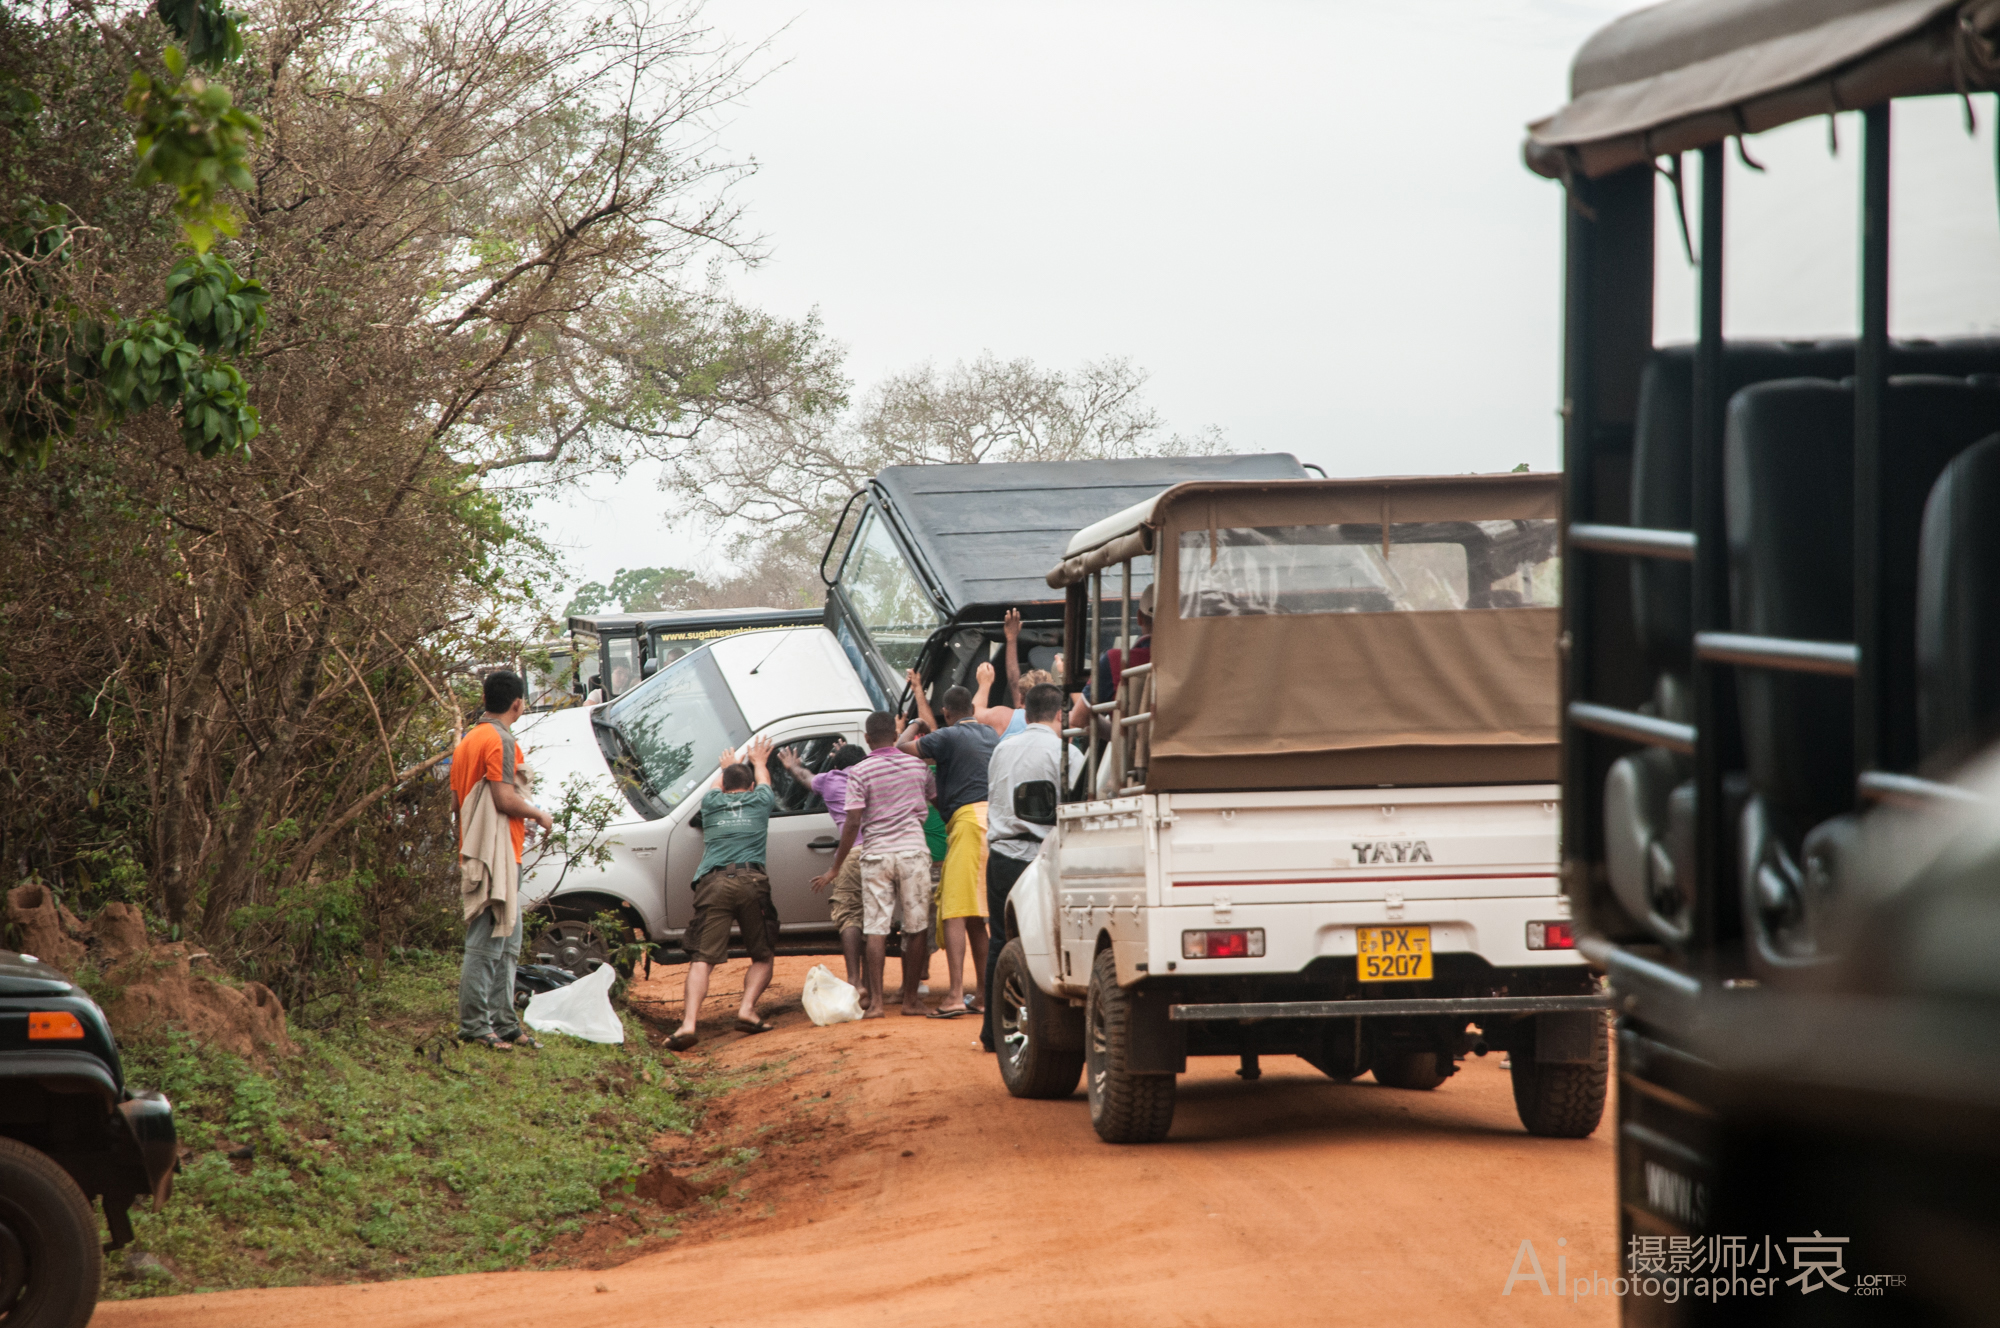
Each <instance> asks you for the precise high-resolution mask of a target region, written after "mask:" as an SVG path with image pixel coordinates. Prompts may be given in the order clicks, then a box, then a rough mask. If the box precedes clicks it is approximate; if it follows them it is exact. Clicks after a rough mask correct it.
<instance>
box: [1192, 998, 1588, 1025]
mask: <svg viewBox="0 0 2000 1328" xmlns="http://www.w3.org/2000/svg"><path fill="white" fill-rule="evenodd" d="M1614 1004H1615V998H1614V997H1612V996H1611V995H1610V993H1608V992H1607V993H1603V994H1600V995H1596V996H1410V997H1405V998H1403V999H1399V1000H1353V1001H1249V1002H1243V1003H1238V1004H1221V1005H1174V1006H1170V1007H1168V1010H1167V1018H1168V1019H1170V1020H1173V1021H1174V1022H1176V1023H1192V1022H1197V1021H1200V1020H1207V1019H1359V1018H1362V1017H1364V1016H1367V1017H1374V1016H1394V1015H1416V1014H1450V1015H1463V1016H1465V1017H1466V1018H1468V1019H1474V1020H1476V1019H1477V1018H1478V1017H1479V1016H1481V1015H1494V1014H1555V1013H1558V1012H1562V1011H1570V1010H1609V1009H1611V1008H1613V1006H1614Z"/></svg>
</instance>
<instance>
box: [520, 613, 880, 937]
mask: <svg viewBox="0 0 2000 1328" xmlns="http://www.w3.org/2000/svg"><path fill="white" fill-rule="evenodd" d="M871 709H872V707H871V706H870V704H869V700H868V694H867V692H866V691H864V690H863V688H862V686H861V682H860V680H859V679H858V678H857V677H856V676H855V673H854V667H853V665H851V664H850V663H849V662H848V660H847V656H846V654H845V653H844V652H843V651H842V650H841V648H840V645H839V643H838V641H836V640H835V638H834V636H833V634H832V633H831V632H829V631H827V630H826V629H825V628H824V627H792V628H781V629H776V630H771V631H761V632H745V633H743V634H740V635H737V636H730V637H726V638H723V639H722V640H718V641H714V642H711V643H709V644H707V645H705V646H703V647H701V648H700V649H698V650H695V651H693V652H691V653H689V654H687V655H685V656H683V657H681V658H680V659H678V660H676V661H675V662H674V663H672V664H670V665H668V666H667V667H666V668H664V669H662V670H660V672H658V673H656V674H655V675H653V676H652V677H651V678H649V679H647V680H646V681H645V682H644V683H642V684H640V685H639V686H638V687H636V688H634V689H633V690H632V691H630V692H628V693H627V694H626V695H624V696H621V697H619V698H618V699H616V700H614V701H611V702H608V703H606V704H603V705H593V706H581V707H575V708H571V709H566V710H554V711H549V712H547V713H545V714H539V715H532V716H529V717H528V718H526V719H524V720H523V721H522V723H521V724H520V726H519V727H518V728H517V729H516V734H517V736H518V737H519V739H520V742H521V745H522V746H523V748H524V749H525V750H526V757H525V759H526V761H527V763H528V765H529V767H530V768H531V769H532V770H533V771H534V773H535V779H536V790H537V792H536V797H537V799H538V800H539V801H541V802H542V804H543V805H544V806H552V805H554V804H555V802H556V801H557V800H558V799H559V798H560V797H561V796H562V790H563V788H564V787H565V786H566V785H567V784H569V783H570V782H571V781H576V780H580V781H582V786H583V787H584V788H585V789H586V790H588V792H589V793H591V794H597V795H602V796H605V797H608V798H612V799H615V800H616V802H617V804H618V807H619V813H618V815H616V816H615V817H614V818H613V820H612V822H611V824H610V825H609V826H608V827H607V830H606V834H607V836H608V839H609V846H610V860H609V861H608V862H606V863H605V864H603V865H602V866H597V865H587V864H583V863H578V864H576V865H575V866H574V868H573V869H572V867H571V864H569V863H568V862H567V861H566V860H565V859H564V858H563V857H562V856H561V855H560V854H544V855H542V856H540V857H539V858H538V857H537V856H536V854H535V853H534V851H533V850H532V849H530V851H529V854H528V860H527V861H526V862H525V863H524V864H523V865H524V868H525V869H526V874H525V875H524V877H523V879H522V883H521V895H522V906H523V907H524V908H527V909H529V910H531V911H532V916H531V918H530V923H529V935H528V940H527V942H526V944H525V945H524V946H523V955H522V957H523V958H524V959H526V960H529V961H533V960H535V959H537V958H542V961H543V962H547V963H555V964H559V965H561V966H562V967H564V968H567V969H569V970H570V971H571V972H574V973H584V972H588V971H589V970H590V969H591V968H592V967H594V966H595V962H596V961H600V960H607V959H609V958H610V956H611V952H612V950H613V949H614V948H615V947H616V946H617V945H618V944H620V943H622V942H623V941H624V940H625V939H627V935H619V936H612V935H606V934H605V933H604V931H603V929H601V928H600V927H599V926H598V925H597V920H598V919H599V918H600V917H601V916H602V915H604V914H607V913H609V914H614V915H616V916H618V917H619V918H620V919H621V921H622V924H623V926H624V927H625V928H629V929H633V930H637V931H639V932H642V933H643V934H644V935H645V937H646V938H647V939H648V940H652V941H655V942H661V943H664V944H665V945H666V946H667V947H669V953H668V956H667V957H668V958H672V957H673V956H672V953H671V948H672V947H676V946H678V944H679V941H680V937H681V934H682V933H683V932H684V931H685V929H686V928H687V925H688V922H689V919H690V915H691V913H692V911H693V906H694V892H693V890H692V888H691V886H692V882H693V880H694V869H695V867H696V866H697V865H698V864H699V863H700V861H701V853H702V838H701V827H700V825H699V823H698V817H697V812H698V811H699V809H700V803H701V798H700V793H701V791H702V789H703V788H704V787H705V786H706V785H707V783H708V781H709V780H710V778H711V777H712V776H713V775H714V774H715V770H716V764H717V761H718V760H719V758H720V757H721V755H722V752H723V749H724V748H730V747H733V748H737V749H741V748H742V747H743V746H744V745H745V744H747V743H748V742H749V741H750V740H751V739H752V738H755V737H758V736H760V735H761V736H764V737H767V738H769V739H770V740H771V742H772V743H773V744H774V745H776V746H778V747H786V748H790V749H791V751H792V752H793V753H794V754H795V755H797V756H798V757H799V759H800V760H801V761H803V762H804V763H805V764H806V765H807V766H808V767H810V768H812V769H814V770H818V769H822V768H824V767H825V765H826V762H827V759H828V758H829V757H830V756H831V755H832V753H833V750H834V748H835V747H836V746H837V745H838V742H839V741H841V740H844V741H847V742H861V741H862V736H861V727H862V724H863V723H864V721H866V719H867V718H868V713H869V711H870V710H871ZM771 782H772V786H773V790H774V791H775V792H776V794H777V798H778V811H777V813H776V814H775V815H774V816H773V817H772V818H771V839H770V857H769V860H768V862H767V864H766V866H767V870H768V871H769V873H770V877H771V898H772V902H773V903H774V904H775V905H776V906H777V910H778V920H779V929H780V942H779V947H778V948H779V950H780V952H781V953H785V954H838V953H839V952H840V938H839V936H838V935H837V934H835V932H834V931H833V923H832V919H831V915H830V914H829V912H828V903H827V896H826V895H825V894H824V893H819V894H815V893H814V892H813V890H812V887H811V881H812V878H813V877H814V876H817V875H819V874H820V873H821V872H823V871H825V870H826V869H827V867H828V866H829V865H831V863H832V861H833V854H834V850H835V849H836V848H837V847H838V844H839V840H838V837H837V836H836V834H835V832H834V828H833V818H832V817H830V816H828V815H827V812H826V808H825V806H824V805H823V804H822V803H821V802H820V800H819V798H818V797H817V796H816V795H815V794H814V793H813V792H812V790H811V789H810V788H807V787H805V786H803V785H801V784H800V783H799V782H798V781H797V780H795V779H793V778H792V776H791V774H790V773H789V772H788V771H787V770H786V769H785V768H784V767H783V765H781V764H780V763H779V761H778V759H777V757H776V755H775V754H773V756H772V758H771ZM628 935H629V933H628ZM543 957H546V958H543Z"/></svg>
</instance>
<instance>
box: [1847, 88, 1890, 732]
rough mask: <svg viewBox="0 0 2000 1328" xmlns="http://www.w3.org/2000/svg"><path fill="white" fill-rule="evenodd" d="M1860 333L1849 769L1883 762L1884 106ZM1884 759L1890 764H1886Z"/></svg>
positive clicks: (1865, 144)
mask: <svg viewBox="0 0 2000 1328" xmlns="http://www.w3.org/2000/svg"><path fill="white" fill-rule="evenodd" d="M1861 125H1862V129H1861V337H1860V341H1859V344H1858V345H1857V346H1856V347H1855V356H1854V644H1855V645H1856V646H1858V647H1860V651H1861V658H1860V661H1859V664H1858V667H1857V669H1856V672H1855V675H1854V768H1855V769H1856V770H1872V769H1874V768H1875V767H1877V766H1879V765H1882V764H1884V763H1885V758H1886V756H1887V746H1888V742H1887V739H1888V731H1887V730H1888V724H1887V721H1888V718H1889V716H1890V714H1891V713H1892V710H1891V706H1890V704H1889V701H1890V698H1889V696H1888V691H1887V683H1888V673H1887V670H1886V669H1884V668H1883V666H1882V665H1883V661H1884V660H1885V659H1887V658H1888V646H1889V642H1888V639H1887V634H1886V632H1885V631H1884V629H1885V628H1886V627H1887V625H1888V615H1887V614H1886V613H1884V612H1883V611H1882V515H1881V514H1882V504H1881V495H1882V494H1883V493H1884V491H1885V486H1884V485H1883V482H1882V481H1883V465H1882V463H1883V460H1884V456H1883V446H1882V404H1883V396H1884V394H1885V390H1886V388H1887V386H1888V378H1889V105H1888V103H1887V102H1884V103H1883V104H1882V105H1880V106H1871V107H1869V108H1868V109H1867V110H1865V111H1863V112H1862V113H1861ZM1888 763H1890V764H1895V762H1893V761H1890V762H1888Z"/></svg>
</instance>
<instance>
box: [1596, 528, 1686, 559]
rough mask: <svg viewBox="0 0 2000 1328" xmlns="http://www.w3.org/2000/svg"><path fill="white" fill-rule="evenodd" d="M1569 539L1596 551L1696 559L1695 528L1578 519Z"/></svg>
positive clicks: (1636, 555)
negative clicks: (1655, 527)
mask: <svg viewBox="0 0 2000 1328" xmlns="http://www.w3.org/2000/svg"><path fill="white" fill-rule="evenodd" d="M1569 542H1570V546H1571V547H1572V548H1577V549H1590V550H1591V551H1593V552H1595V553H1629V554H1631V555H1632V556H1633V557H1635V558H1664V559H1667V560H1668V561H1669V562H1677V563H1691V562H1693V561H1694V532H1693V531H1692V530H1653V529H1650V528H1648V527H1645V526H1601V525H1595V524H1591V523H1588V522H1582V521H1579V522H1576V523H1575V524H1573V525H1572V526H1570V528H1569Z"/></svg>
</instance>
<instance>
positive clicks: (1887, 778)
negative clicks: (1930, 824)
mask: <svg viewBox="0 0 2000 1328" xmlns="http://www.w3.org/2000/svg"><path fill="white" fill-rule="evenodd" d="M1854 791H1855V793H1856V794H1857V795H1858V796H1859V797H1860V798H1861V799H1862V800H1863V801H1866V802H1885V803H1887V804H1889V805H1890V806H1891V807H1908V808H1912V809H1914V810H1917V811H1922V810H1923V809H1925V808H1927V807H1936V806H1938V805H1939V804H1940V803H1942V804H1944V805H1946V806H1951V807H1984V806H1986V805H1987V800H1986V799H1984V798H1982V797H1980V796H1979V795H1978V794H1977V793H1974V792H1972V791H1971V790H1970V789H1962V788H1960V787H1958V785H1956V784H1939V783H1937V782H1936V781H1934V780H1929V779H1918V778H1917V777H1916V776H1915V775H1894V774H1890V773H1889V772H1888V771H1887V770H1864V771H1862V772H1861V776H1860V778H1858V779H1856V780H1855V781H1854Z"/></svg>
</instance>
